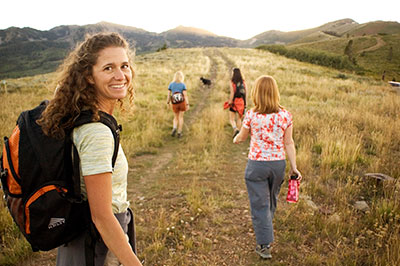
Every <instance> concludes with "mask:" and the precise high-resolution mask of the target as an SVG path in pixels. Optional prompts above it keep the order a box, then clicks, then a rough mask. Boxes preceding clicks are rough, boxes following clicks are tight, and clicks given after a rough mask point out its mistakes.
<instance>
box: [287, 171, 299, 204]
mask: <svg viewBox="0 0 400 266" xmlns="http://www.w3.org/2000/svg"><path fill="white" fill-rule="evenodd" d="M297 178H298V176H297V175H291V176H290V179H289V188H288V193H287V197H286V201H287V202H291V203H296V202H297V201H298V200H299V186H300V181H299V180H297Z"/></svg>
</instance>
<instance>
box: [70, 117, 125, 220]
mask: <svg viewBox="0 0 400 266" xmlns="http://www.w3.org/2000/svg"><path fill="white" fill-rule="evenodd" d="M72 139H73V142H74V144H75V146H76V148H77V150H78V154H79V158H80V160H81V165H80V170H81V190H82V194H83V195H84V197H85V198H86V195H87V194H86V186H85V182H84V180H83V176H87V175H95V174H101V173H112V209H113V212H114V213H121V212H125V211H126V210H127V209H128V207H129V201H128V200H127V184H128V183H127V177H128V161H127V159H126V157H125V154H124V151H123V149H122V147H121V145H120V146H119V149H118V156H117V160H116V162H115V166H114V171H113V169H112V165H111V162H112V155H113V153H114V137H113V134H112V132H111V130H110V129H109V128H108V127H107V126H106V125H104V124H102V123H100V122H95V123H89V124H84V125H82V126H79V127H77V128H75V129H74V131H73V137H72Z"/></svg>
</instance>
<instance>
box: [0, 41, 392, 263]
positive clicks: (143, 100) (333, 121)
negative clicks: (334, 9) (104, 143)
mask: <svg viewBox="0 0 400 266" xmlns="http://www.w3.org/2000/svg"><path fill="white" fill-rule="evenodd" d="M232 67H239V68H241V70H242V72H243V74H244V76H245V79H246V83H247V86H248V87H249V88H252V86H253V84H254V81H255V79H256V78H257V77H258V76H260V75H262V74H268V75H272V76H274V77H275V79H276V80H277V82H278V86H279V88H280V92H281V103H282V105H283V106H285V107H286V108H287V109H288V110H290V111H291V112H292V114H293V117H294V140H295V143H296V149H297V164H298V168H299V170H300V171H301V172H302V174H303V176H304V179H303V181H302V183H301V186H300V195H301V198H300V200H299V202H298V203H296V204H289V203H286V201H285V196H286V192H287V180H286V181H285V183H284V184H283V186H282V191H281V194H280V200H279V203H278V209H277V212H276V215H275V222H274V225H275V238H276V241H275V243H274V245H273V249H272V255H273V259H272V260H271V261H268V262H265V261H263V260H261V259H259V258H258V257H257V255H256V254H255V253H254V252H253V250H254V247H255V237H254V233H253V230H252V225H251V215H250V212H249V205H248V199H247V192H246V186H245V184H244V180H243V174H244V168H245V166H246V161H247V151H248V145H249V143H248V141H247V142H245V143H244V144H241V145H234V144H232V137H231V135H232V129H231V127H230V125H229V121H228V111H226V110H223V103H224V102H225V101H226V100H227V98H228V92H229V79H230V75H231V69H232ZM135 70H136V78H135V87H136V95H135V104H134V106H132V107H131V108H127V110H126V111H125V112H117V113H116V117H117V119H118V121H119V122H120V123H121V124H122V125H123V131H122V142H121V143H122V145H123V147H124V151H125V153H126V155H127V157H128V159H129V190H128V196H129V199H130V201H131V204H132V208H133V210H134V213H135V216H136V218H135V219H136V229H137V241H138V255H139V258H140V259H141V260H142V261H143V263H144V265H265V264H269V265H400V182H399V178H400V168H399V163H398V162H399V160H400V119H399V107H400V92H399V91H397V90H395V89H394V88H392V87H390V86H389V85H388V84H387V83H385V82H382V81H380V80H376V79H374V78H369V77H367V76H358V75H355V74H353V73H351V72H340V71H338V70H334V69H330V68H326V67H320V66H315V65H311V64H307V63H301V62H298V61H295V60H291V59H288V58H285V57H282V56H278V55H275V54H272V53H269V52H266V51H261V50H256V49H239V48H193V49H167V50H164V51H162V52H158V53H152V54H146V55H140V56H137V57H136V58H135ZM177 70H182V71H183V73H184V74H185V83H186V85H187V87H188V94H189V97H190V104H191V107H190V110H189V111H188V112H187V113H186V114H185V123H186V124H185V127H184V132H183V133H184V137H183V138H182V139H179V140H178V139H176V138H172V137H171V136H170V135H169V134H170V131H171V126H172V118H173V115H172V112H171V111H170V110H169V109H168V106H167V105H166V95H167V86H168V84H169V82H170V81H171V80H172V77H173V74H174V72H175V71H177ZM201 76H204V77H207V78H211V79H212V82H213V85H212V86H211V87H204V86H202V85H201V84H200V80H199V78H200V77H201ZM53 79H54V74H53V73H52V74H46V75H38V76H33V77H26V78H20V79H9V80H7V84H8V93H7V94H5V93H4V92H1V94H0V102H1V103H2V108H0V124H1V128H0V135H1V136H6V135H9V134H10V132H11V131H12V129H13V127H14V125H15V121H16V119H17V116H18V114H19V113H20V112H21V111H22V110H26V109H29V108H32V107H34V106H35V105H37V104H38V103H39V102H40V101H41V100H43V99H46V98H47V99H49V98H51V95H52V94H53V89H54V85H53V84H52V81H53ZM248 102H251V101H248ZM249 107H251V104H250V106H249ZM366 173H383V174H386V175H389V176H391V177H393V178H394V180H393V181H381V182H378V181H376V180H375V179H373V178H370V177H367V176H365V174H366ZM0 196H2V194H1V192H0ZM358 201H365V202H366V203H367V205H368V209H366V210H364V211H360V210H357V209H356V208H355V207H354V204H355V203H356V202H358ZM0 235H1V239H0V247H1V248H0V265H55V263H54V256H55V255H54V254H55V253H54V251H50V252H41V253H39V254H37V253H32V252H31V251H30V247H29V245H28V244H27V242H26V241H25V240H24V239H23V238H22V237H21V235H20V234H19V232H18V229H17V228H16V226H15V225H14V224H13V221H12V219H11V217H10V216H9V215H8V213H7V209H6V207H5V206H4V204H2V203H1V204H0Z"/></svg>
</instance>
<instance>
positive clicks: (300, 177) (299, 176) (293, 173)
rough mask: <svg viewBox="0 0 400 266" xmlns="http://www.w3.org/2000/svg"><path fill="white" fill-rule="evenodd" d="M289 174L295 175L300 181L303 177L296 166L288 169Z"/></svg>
mask: <svg viewBox="0 0 400 266" xmlns="http://www.w3.org/2000/svg"><path fill="white" fill-rule="evenodd" d="M289 175H290V176H292V175H297V180H298V181H301V180H302V179H303V176H302V175H301V173H300V171H299V170H297V168H295V169H290V171H289Z"/></svg>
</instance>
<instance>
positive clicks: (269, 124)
mask: <svg viewBox="0 0 400 266" xmlns="http://www.w3.org/2000/svg"><path fill="white" fill-rule="evenodd" d="M291 125H292V114H291V113H290V112H289V111H287V110H285V109H280V110H279V112H278V113H271V114H260V113H257V112H254V111H253V110H248V111H247V112H246V115H245V117H244V119H243V127H244V128H247V129H250V135H251V139H250V151H249V159H250V160H253V161H276V160H285V158H286V157H285V146H284V144H283V136H284V134H285V130H286V129H287V128H288V127H289V126H291Z"/></svg>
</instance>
